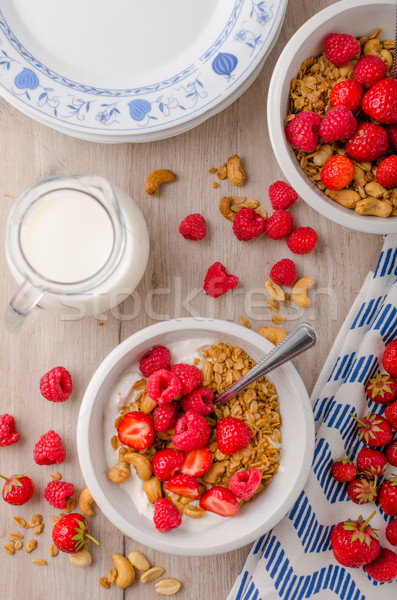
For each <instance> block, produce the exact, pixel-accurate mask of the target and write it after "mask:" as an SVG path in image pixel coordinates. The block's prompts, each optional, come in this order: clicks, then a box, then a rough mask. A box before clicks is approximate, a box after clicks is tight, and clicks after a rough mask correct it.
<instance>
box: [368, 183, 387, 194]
mask: <svg viewBox="0 0 397 600" xmlns="http://www.w3.org/2000/svg"><path fill="white" fill-rule="evenodd" d="M365 191H366V192H367V194H368V196H372V197H373V198H381V197H382V196H383V195H384V194H385V192H386V188H384V187H383V185H380V183H378V182H377V181H370V182H369V183H367V185H366V186H365Z"/></svg>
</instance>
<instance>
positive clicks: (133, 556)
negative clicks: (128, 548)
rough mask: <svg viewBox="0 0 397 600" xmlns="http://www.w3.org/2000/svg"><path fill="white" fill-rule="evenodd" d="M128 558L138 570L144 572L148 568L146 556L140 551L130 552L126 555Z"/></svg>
mask: <svg viewBox="0 0 397 600" xmlns="http://www.w3.org/2000/svg"><path fill="white" fill-rule="evenodd" d="M128 560H129V561H130V563H131V564H132V566H133V567H136V568H137V569H139V571H142V572H144V571H147V570H148V569H150V563H149V561H148V559H147V558H146V556H145V555H144V554H142V552H137V551H135V552H130V553H129V555H128Z"/></svg>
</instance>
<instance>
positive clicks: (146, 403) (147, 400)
mask: <svg viewBox="0 0 397 600" xmlns="http://www.w3.org/2000/svg"><path fill="white" fill-rule="evenodd" d="M156 406H157V402H155V401H154V400H152V399H151V397H150V396H148V395H147V394H145V396H144V397H143V399H142V401H141V406H140V410H141V411H142V412H144V413H145V414H146V415H149V414H150V413H151V412H152V411H153V410H154V409H155V408H156Z"/></svg>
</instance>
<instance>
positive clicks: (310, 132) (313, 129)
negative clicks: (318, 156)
mask: <svg viewBox="0 0 397 600" xmlns="http://www.w3.org/2000/svg"><path fill="white" fill-rule="evenodd" d="M320 123H321V117H320V115H318V114H317V113H314V112H310V111H308V110H304V111H302V112H299V113H297V114H296V115H293V119H291V120H290V121H288V123H287V126H286V128H285V135H286V137H287V140H288V141H289V143H290V144H292V146H295V147H296V148H299V150H302V152H313V151H314V150H315V149H316V148H317V144H318V129H319V127H320Z"/></svg>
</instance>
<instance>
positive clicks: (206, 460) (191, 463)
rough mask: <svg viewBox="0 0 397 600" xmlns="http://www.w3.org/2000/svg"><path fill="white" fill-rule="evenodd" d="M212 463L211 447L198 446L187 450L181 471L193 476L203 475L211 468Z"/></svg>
mask: <svg viewBox="0 0 397 600" xmlns="http://www.w3.org/2000/svg"><path fill="white" fill-rule="evenodd" d="M211 463H212V456H211V452H210V450H209V448H208V447H207V446H204V448H197V449H196V450H190V452H186V456H185V460H184V461H183V464H182V466H181V468H180V469H179V470H180V472H181V473H186V474H187V475H193V477H201V475H204V473H205V472H206V471H208V469H209V468H210V466H211Z"/></svg>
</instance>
